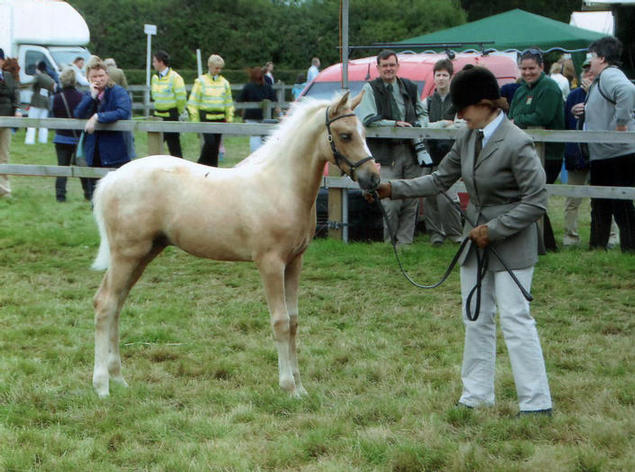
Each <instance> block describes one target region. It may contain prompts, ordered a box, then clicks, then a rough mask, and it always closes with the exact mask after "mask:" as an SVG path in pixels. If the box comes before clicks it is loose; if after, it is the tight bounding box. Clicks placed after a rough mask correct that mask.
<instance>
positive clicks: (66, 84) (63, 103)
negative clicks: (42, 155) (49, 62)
mask: <svg viewBox="0 0 635 472" xmlns="http://www.w3.org/2000/svg"><path fill="white" fill-rule="evenodd" d="M75 76H76V74H75V69H74V68H72V67H66V68H65V69H64V70H63V71H62V73H61V74H60V84H61V85H62V88H61V90H60V91H58V92H57V93H56V94H55V95H54V96H53V117H54V118H73V116H74V115H73V112H74V110H75V108H76V107H77V105H78V104H79V102H80V101H81V100H82V94H81V93H80V92H79V90H77V89H76V88H75V85H76V84H77V83H76V81H75ZM78 141H79V132H78V131H77V130H74V129H58V130H55V137H54V138H53V143H55V152H56V154H57V165H58V166H69V165H71V164H73V162H72V161H73V157H74V156H75V153H76V151H77V142H78ZM81 183H82V189H83V190H84V198H85V199H86V200H90V198H91V183H90V181H89V180H88V179H85V178H82V179H81ZM55 198H56V200H57V201H58V202H65V201H66V177H57V178H56V179H55Z"/></svg>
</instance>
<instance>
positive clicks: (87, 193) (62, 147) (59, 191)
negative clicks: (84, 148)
mask: <svg viewBox="0 0 635 472" xmlns="http://www.w3.org/2000/svg"><path fill="white" fill-rule="evenodd" d="M76 147H77V145H76V144H61V143H55V152H56V153H57V165H58V166H70V165H71V160H72V159H73V155H74V154H75V148H76ZM79 180H80V181H81V183H82V189H83V190H84V198H86V200H90V198H91V196H92V185H91V182H90V179H86V178H80V179H79ZM55 197H56V198H57V199H58V200H66V177H57V178H56V179H55Z"/></svg>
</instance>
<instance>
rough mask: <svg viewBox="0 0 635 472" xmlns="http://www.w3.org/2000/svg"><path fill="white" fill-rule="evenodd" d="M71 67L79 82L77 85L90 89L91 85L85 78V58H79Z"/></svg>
mask: <svg viewBox="0 0 635 472" xmlns="http://www.w3.org/2000/svg"><path fill="white" fill-rule="evenodd" d="M69 65H70V67H71V68H72V69H73V70H74V71H75V79H76V81H77V84H78V85H81V86H82V87H89V86H90V84H89V83H88V80H87V79H86V77H85V76H84V58H83V57H82V56H77V57H76V58H75V60H74V61H73V62H72V63H71V64H69Z"/></svg>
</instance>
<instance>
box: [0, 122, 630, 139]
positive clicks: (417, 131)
mask: <svg viewBox="0 0 635 472" xmlns="http://www.w3.org/2000/svg"><path fill="white" fill-rule="evenodd" d="M85 124H86V120H78V119H75V118H16V117H12V116H0V128H25V127H29V128H40V127H41V128H49V129H78V130H83V129H84V125H85ZM275 128H276V125H275V124H265V123H192V122H186V121H159V120H152V119H145V120H120V121H117V122H116V123H112V124H101V123H98V124H97V126H96V129H98V130H108V131H133V132H134V131H145V132H154V133H164V132H170V133H221V134H227V135H235V136H240V135H243V136H245V135H246V136H250V135H266V134H269V133H271V131H273V130H274V129H275ZM458 131H459V129H447V128H446V129H434V128H400V127H382V128H367V129H366V135H367V136H369V137H373V138H399V139H405V138H418V137H422V138H425V139H452V138H454V137H456V134H457V132H458ZM524 131H525V132H526V133H527V134H528V135H529V137H530V138H532V139H533V140H534V141H536V142H572V143H635V132H634V131H565V130H545V129H534V128H530V129H526V130H524Z"/></svg>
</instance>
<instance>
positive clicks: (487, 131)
mask: <svg viewBox="0 0 635 472" xmlns="http://www.w3.org/2000/svg"><path fill="white" fill-rule="evenodd" d="M504 117H505V114H504V113H503V112H502V111H500V110H498V116H497V117H496V118H494V119H493V120H492V121H490V122H489V123H488V125H487V126H485V128H483V129H482V130H481V131H483V147H485V145H486V144H487V141H489V138H491V137H492V135H493V134H494V132H495V131H496V130H497V129H498V127H499V126H500V124H501V123H502V122H503V118H504Z"/></svg>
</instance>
